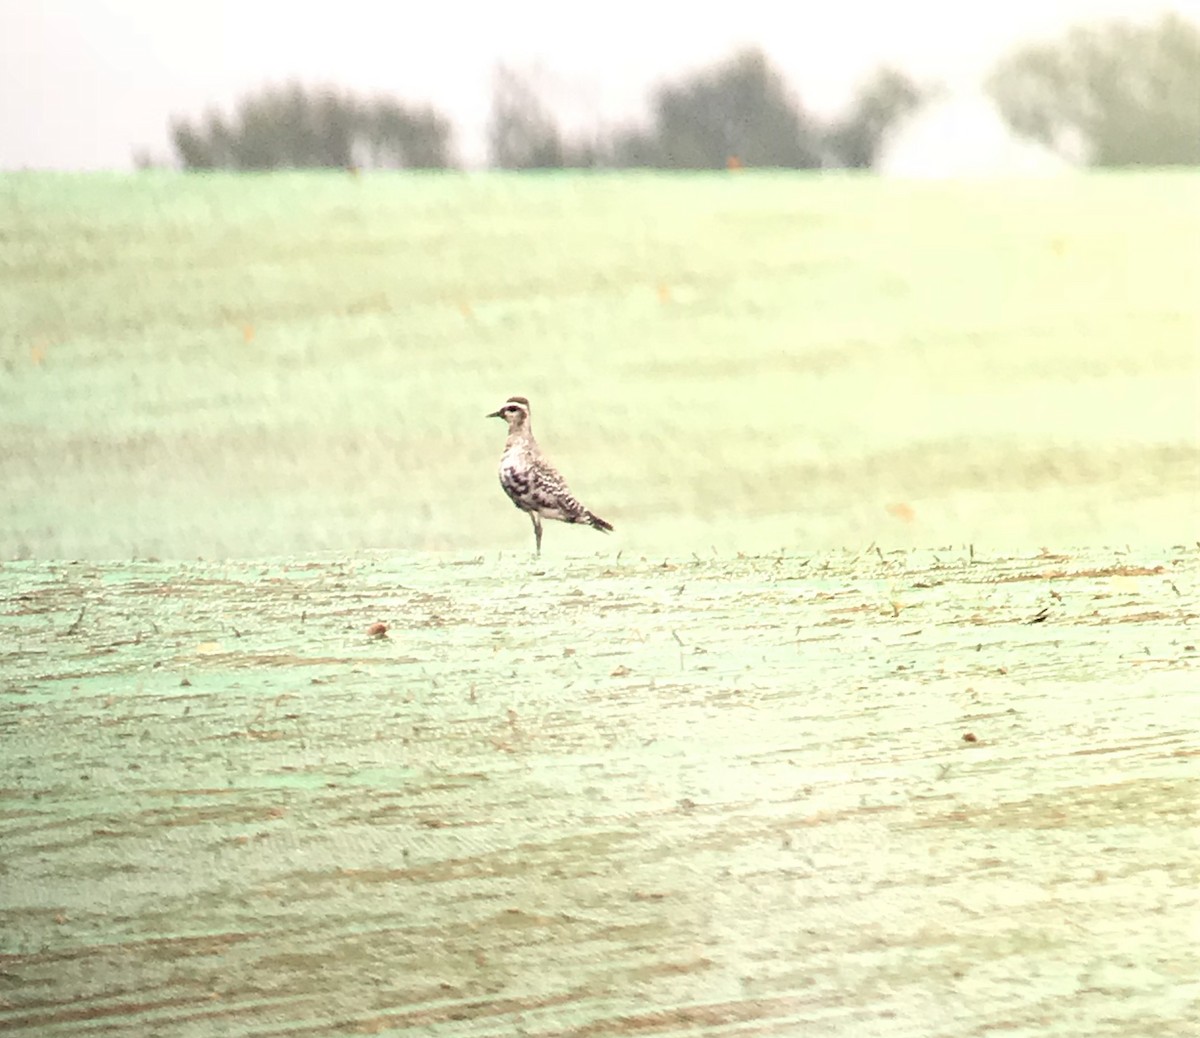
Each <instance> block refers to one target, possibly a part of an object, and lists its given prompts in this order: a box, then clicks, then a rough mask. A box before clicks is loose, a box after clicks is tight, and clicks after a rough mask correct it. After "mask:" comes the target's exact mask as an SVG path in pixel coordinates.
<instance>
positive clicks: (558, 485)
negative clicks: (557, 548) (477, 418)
mask: <svg viewBox="0 0 1200 1038" xmlns="http://www.w3.org/2000/svg"><path fill="white" fill-rule="evenodd" d="M487 417H488V418H503V419H504V420H505V421H506V422H507V423H508V439H507V440H505V441H504V453H503V454H502V455H500V485H501V486H502V487H503V488H504V492H505V493H506V494H507V495H508V496H509V498H511V500H512V503H513V504H514V505H516V506H517V507H518V508H519V509H521V511H522V512H528V513H529V518H530V519H532V520H533V538H534V542H535V544H536V545H537V553H538V554H539V555H540V554H541V553H542V518H543V517H545V518H546V519H559V520H561V521H562V522H564V523H582V524H583V525H584V526H590V527H592V528H593V529H595V530H603V531H605V532H608V531H609V530H611V529H612V524H611V523H608V522H605V521H604V520H603V519H601V518H600V517H599V516H598V515H593V514H592V513H591V512H589V511H588V510H587V509H586V508H584V507H583V505H581V504H580V503H579V501H578V500H577V499H576V497H575V495H574V494H572V493H571V491H570V488H568V486H567V484H566V481H565V480H564V479H563V478H562V476H560V475H559V474H558V471H557V470H556V469H555V468H554V466H553V465H551V464H550V462H548V461H547V460H546V459H545V458H544V457H543V456H542V452H541V449H540V448H539V447H538V444H537V440H535V439H534V438H533V429H532V427H531V426H530V424H529V401H528V400H526V399H525V397H523V396H510V397H509V398H508V399H507V400H506V401H505V402H504V406H503V407H501V408H500V410H498V411H493V412H492V413H491V414H490V415H488V416H487Z"/></svg>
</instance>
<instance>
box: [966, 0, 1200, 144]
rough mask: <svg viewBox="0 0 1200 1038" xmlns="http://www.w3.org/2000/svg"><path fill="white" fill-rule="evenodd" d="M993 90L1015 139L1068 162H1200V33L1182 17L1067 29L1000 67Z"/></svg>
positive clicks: (991, 79) (991, 84) (990, 85)
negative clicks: (1082, 154)
mask: <svg viewBox="0 0 1200 1038" xmlns="http://www.w3.org/2000/svg"><path fill="white" fill-rule="evenodd" d="M987 86H988V91H989V93H990V94H991V96H992V98H993V100H994V101H995V102H996V104H997V106H998V107H999V109H1000V112H1001V114H1002V115H1003V116H1004V118H1005V120H1006V121H1007V122H1008V124H1009V125H1010V126H1011V127H1012V128H1013V130H1014V131H1015V132H1017V133H1019V134H1021V135H1022V136H1025V137H1030V138H1032V139H1033V140H1036V141H1039V142H1041V143H1042V144H1045V145H1047V146H1048V147H1050V148H1051V149H1053V150H1055V151H1058V152H1060V153H1062V154H1066V155H1068V156H1069V157H1073V158H1075V157H1079V156H1078V155H1077V154H1076V153H1077V152H1078V151H1079V150H1080V148H1082V149H1083V151H1084V152H1085V155H1086V157H1087V158H1088V160H1089V161H1090V162H1091V163H1092V164H1093V165H1097V166H1128V165H1195V164H1197V163H1200V30H1198V29H1197V27H1196V26H1195V25H1193V24H1192V23H1191V22H1189V21H1187V20H1185V19H1184V18H1182V17H1180V16H1179V15H1176V14H1168V15H1164V16H1163V17H1162V19H1161V20H1159V21H1158V22H1157V23H1155V24H1153V25H1144V26H1139V25H1132V24H1129V23H1126V22H1109V23H1105V24H1101V25H1096V26H1080V27H1077V28H1074V29H1071V30H1070V31H1069V32H1068V33H1067V34H1066V35H1065V36H1064V37H1063V38H1062V39H1061V40H1059V41H1057V42H1055V43H1048V44H1038V45H1033V46H1028V47H1023V48H1021V49H1019V50H1017V51H1015V52H1014V53H1013V54H1011V55H1010V56H1009V57H1007V58H1005V59H1003V60H1002V61H1001V62H1000V63H999V64H998V65H997V66H996V68H995V70H994V71H993V72H992V74H991V76H990V77H989V80H988V84H987Z"/></svg>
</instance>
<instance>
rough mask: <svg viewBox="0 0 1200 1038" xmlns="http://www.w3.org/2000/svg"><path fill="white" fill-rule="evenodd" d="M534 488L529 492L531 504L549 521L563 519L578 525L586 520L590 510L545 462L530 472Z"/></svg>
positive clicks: (535, 466)
mask: <svg viewBox="0 0 1200 1038" xmlns="http://www.w3.org/2000/svg"><path fill="white" fill-rule="evenodd" d="M529 475H530V476H531V477H532V487H531V488H530V491H529V499H530V504H531V505H532V506H533V508H534V510H535V511H537V512H540V513H541V514H542V515H544V516H545V517H546V518H547V519H562V520H563V521H564V522H568V523H577V522H580V521H581V520H583V519H585V518H586V517H587V515H588V510H587V509H586V508H584V507H583V505H581V504H580V503H579V501H578V500H576V498H575V495H574V494H572V493H571V490H570V488H569V487H568V486H567V484H566V481H565V480H564V479H563V478H562V476H560V475H559V474H558V473H557V472H555V471H554V469H553V468H551V467H550V466H549V465H547V464H545V463H544V462H539V463H538V464H535V465H534V466H533V468H531V469H530V470H529Z"/></svg>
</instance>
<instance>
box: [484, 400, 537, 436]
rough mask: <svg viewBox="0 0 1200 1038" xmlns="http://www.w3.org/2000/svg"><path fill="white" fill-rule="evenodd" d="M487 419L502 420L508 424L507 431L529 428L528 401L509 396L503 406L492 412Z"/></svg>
mask: <svg viewBox="0 0 1200 1038" xmlns="http://www.w3.org/2000/svg"><path fill="white" fill-rule="evenodd" d="M487 417H488V418H503V419H504V420H505V421H506V422H507V423H508V431H509V432H516V431H517V430H518V429H524V428H527V427H528V426H529V401H528V400H526V399H525V398H524V397H523V396H510V397H509V398H508V399H507V400H505V401H504V406H503V407H501V408H500V409H499V410H498V411H493V412H492V413H491V414H490V415H488V416H487Z"/></svg>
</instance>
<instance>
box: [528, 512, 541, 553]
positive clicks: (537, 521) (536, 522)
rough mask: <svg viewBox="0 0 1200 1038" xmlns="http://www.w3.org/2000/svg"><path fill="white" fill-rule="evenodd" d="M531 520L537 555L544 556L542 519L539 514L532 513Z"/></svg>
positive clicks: (530, 514)
mask: <svg viewBox="0 0 1200 1038" xmlns="http://www.w3.org/2000/svg"><path fill="white" fill-rule="evenodd" d="M529 518H530V519H532V520H533V539H534V542H535V543H536V544H537V553H538V554H539V555H541V554H542V517H541V516H540V515H538V514H537V512H530V513H529Z"/></svg>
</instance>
